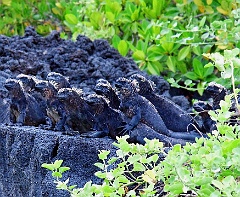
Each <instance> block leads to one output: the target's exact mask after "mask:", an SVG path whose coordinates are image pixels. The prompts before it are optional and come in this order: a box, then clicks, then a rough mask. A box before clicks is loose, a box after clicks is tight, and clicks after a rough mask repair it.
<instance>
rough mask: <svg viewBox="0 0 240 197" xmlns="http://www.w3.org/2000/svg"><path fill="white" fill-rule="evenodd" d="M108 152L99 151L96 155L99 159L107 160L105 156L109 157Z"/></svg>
mask: <svg viewBox="0 0 240 197" xmlns="http://www.w3.org/2000/svg"><path fill="white" fill-rule="evenodd" d="M109 153H110V151H109V150H108V151H107V150H101V151H100V153H99V154H98V157H99V159H101V160H104V159H107V156H108V155H109Z"/></svg>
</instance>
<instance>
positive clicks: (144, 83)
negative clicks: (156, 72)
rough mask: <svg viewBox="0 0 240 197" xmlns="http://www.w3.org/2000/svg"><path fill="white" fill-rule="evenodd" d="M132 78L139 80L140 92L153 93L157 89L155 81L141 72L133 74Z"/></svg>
mask: <svg viewBox="0 0 240 197" xmlns="http://www.w3.org/2000/svg"><path fill="white" fill-rule="evenodd" d="M130 80H137V82H138V85H139V93H140V94H145V93H151V92H153V91H154V89H155V84H154V82H153V81H151V80H148V79H147V78H145V77H144V76H142V75H140V74H133V75H132V76H131V77H130Z"/></svg>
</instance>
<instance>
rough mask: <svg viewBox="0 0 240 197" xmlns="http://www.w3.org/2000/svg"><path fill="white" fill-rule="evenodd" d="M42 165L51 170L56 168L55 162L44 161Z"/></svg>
mask: <svg viewBox="0 0 240 197" xmlns="http://www.w3.org/2000/svg"><path fill="white" fill-rule="evenodd" d="M41 167H42V168H46V169H48V170H51V171H53V170H54V169H55V167H54V164H47V163H43V164H42V165H41Z"/></svg>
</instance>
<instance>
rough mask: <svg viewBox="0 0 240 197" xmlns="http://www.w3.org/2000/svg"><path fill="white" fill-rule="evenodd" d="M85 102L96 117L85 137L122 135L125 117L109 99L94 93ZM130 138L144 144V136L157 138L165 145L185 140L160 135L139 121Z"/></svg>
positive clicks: (184, 142) (182, 143)
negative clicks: (113, 106) (92, 129)
mask: <svg viewBox="0 0 240 197" xmlns="http://www.w3.org/2000/svg"><path fill="white" fill-rule="evenodd" d="M87 102H88V103H89V105H90V106H91V107H92V109H93V111H94V117H95V118H96V124H95V127H94V130H95V131H93V132H88V133H84V134H83V136H85V137H103V136H106V135H108V136H110V137H111V138H113V139H116V137H117V136H121V135H122V129H123V128H124V126H125V125H126V122H125V119H126V118H125V117H124V115H123V114H122V112H121V111H119V110H116V109H113V108H111V107H110V106H109V101H108V100H107V99H105V98H104V97H103V96H99V95H96V94H92V95H89V96H88V98H87ZM129 135H130V138H129V139H128V142H131V143H140V144H145V141H144V138H147V139H154V138H156V139H159V140H161V141H162V142H164V143H165V145H167V146H171V145H174V144H181V145H185V144H186V141H185V140H181V139H174V138H171V137H167V136H165V135H162V134H160V133H158V132H156V131H154V130H153V129H151V128H150V127H148V126H147V125H145V124H143V123H139V124H138V125H137V126H136V127H135V128H133V129H132V130H131V132H129Z"/></svg>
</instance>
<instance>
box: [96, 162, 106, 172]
mask: <svg viewBox="0 0 240 197" xmlns="http://www.w3.org/2000/svg"><path fill="white" fill-rule="evenodd" d="M94 165H95V166H97V167H98V168H100V169H101V170H104V168H105V165H104V164H103V163H99V162H97V163H95V164H94Z"/></svg>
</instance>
